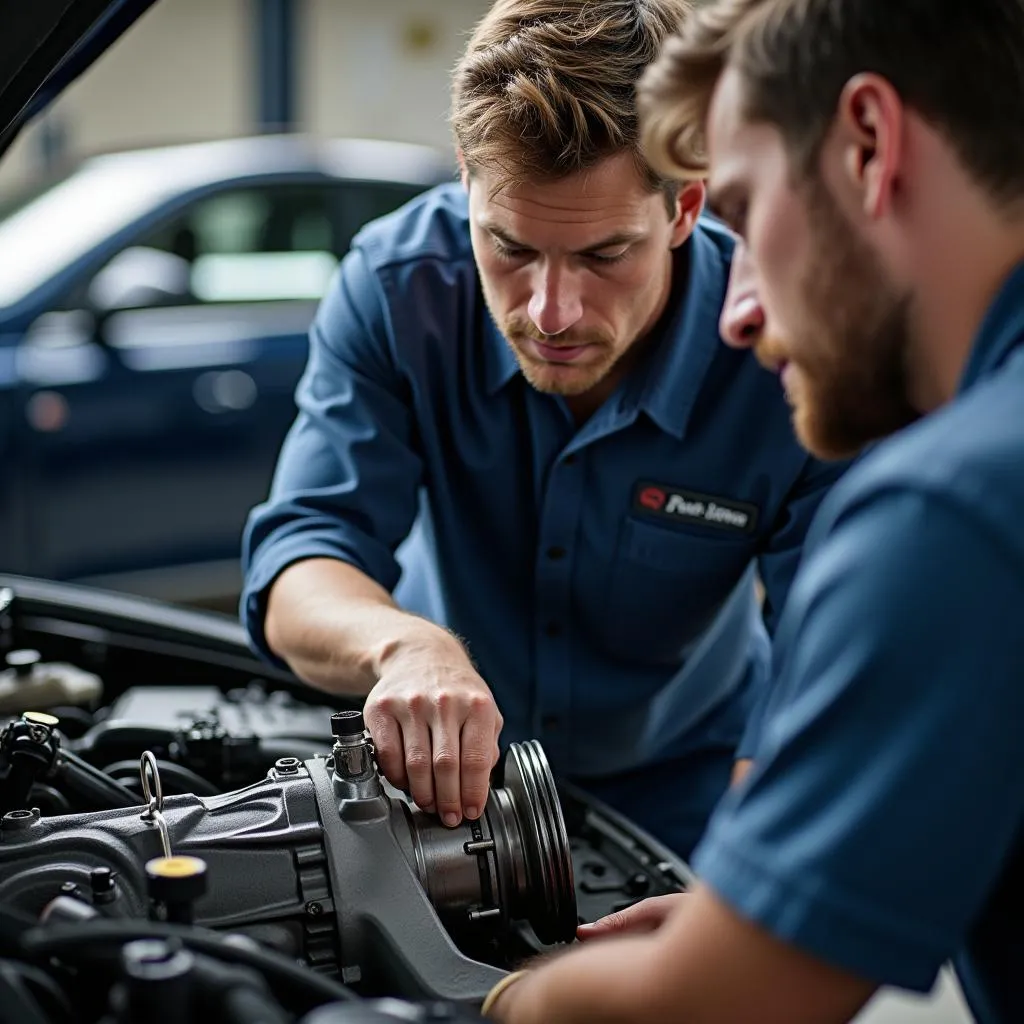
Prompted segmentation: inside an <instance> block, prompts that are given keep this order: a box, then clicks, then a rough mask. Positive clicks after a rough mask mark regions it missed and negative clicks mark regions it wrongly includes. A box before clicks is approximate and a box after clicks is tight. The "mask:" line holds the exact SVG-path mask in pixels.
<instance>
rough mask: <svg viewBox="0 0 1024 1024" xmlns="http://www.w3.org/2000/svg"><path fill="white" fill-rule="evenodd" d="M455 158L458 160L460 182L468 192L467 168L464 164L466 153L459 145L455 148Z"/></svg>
mask: <svg viewBox="0 0 1024 1024" xmlns="http://www.w3.org/2000/svg"><path fill="white" fill-rule="evenodd" d="M455 159H456V160H458V162H459V180H460V181H461V182H462V187H463V188H464V189H465V190H466V191H467V192H468V191H469V168H468V167H467V166H466V154H465V153H463V152H462V147H461V146H459V147H458V148H457V149H456V150H455Z"/></svg>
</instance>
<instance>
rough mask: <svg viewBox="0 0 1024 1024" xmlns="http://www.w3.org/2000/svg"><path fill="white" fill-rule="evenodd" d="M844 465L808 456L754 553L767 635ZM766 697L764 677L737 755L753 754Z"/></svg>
mask: <svg viewBox="0 0 1024 1024" xmlns="http://www.w3.org/2000/svg"><path fill="white" fill-rule="evenodd" d="M848 466H849V463H848V462H819V461H818V460H817V459H813V458H810V457H808V459H807V464H806V466H805V467H804V470H803V472H802V473H801V474H800V476H799V477H798V478H797V481H796V483H795V484H794V485H793V488H792V489H791V491H790V493H789V495H788V497H787V500H786V504H785V506H784V508H783V509H782V512H781V514H780V516H779V517H778V520H777V522H776V524H775V528H774V529H773V530H772V533H771V536H770V537H769V539H768V543H767V545H766V546H765V548H764V550H763V551H762V552H761V554H760V555H759V556H758V572H759V574H760V577H761V582H762V584H763V585H764V606H763V615H764V621H765V626H766V627H767V629H768V632H769V634H770V635H774V634H775V630H776V627H777V625H778V622H779V617H780V616H781V614H782V609H783V608H784V607H785V604H786V599H787V597H788V596H789V589H790V587H791V586H792V583H793V577H794V576H795V575H796V570H797V566H798V565H799V564H800V556H801V554H802V552H803V548H804V541H805V540H806V538H807V531H808V530H809V529H810V525H811V522H812V520H813V519H814V516H815V513H816V512H817V511H818V506H819V505H820V504H821V502H822V499H823V498H824V497H825V495H826V494H828V492H829V490H830V489H831V487H832V485H833V484H834V483H835V482H836V481H837V480H838V479H839V477H840V476H842V474H843V473H844V472H845V471H846V469H847V467H848ZM770 697H771V687H770V685H769V682H768V681H767V680H766V681H765V682H764V683H763V684H762V685H761V688H760V692H759V693H758V694H757V695H756V697H755V699H754V704H753V709H752V711H751V713H750V716H749V718H748V719H747V727H746V729H745V730H744V732H743V736H742V738H741V740H740V744H739V747H737V750H736V757H737V758H744V757H754V755H755V754H756V752H757V746H758V743H759V742H760V736H761V728H762V724H763V722H764V714H765V708H766V707H767V705H768V701H769V699H770Z"/></svg>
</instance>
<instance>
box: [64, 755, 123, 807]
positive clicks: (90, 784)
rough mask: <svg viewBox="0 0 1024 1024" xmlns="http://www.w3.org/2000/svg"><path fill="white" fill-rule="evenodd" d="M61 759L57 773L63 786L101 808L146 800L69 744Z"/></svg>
mask: <svg viewBox="0 0 1024 1024" xmlns="http://www.w3.org/2000/svg"><path fill="white" fill-rule="evenodd" d="M59 762H60V767H59V768H58V769H57V772H56V776H57V778H58V780H59V781H60V784H61V786H62V787H63V788H66V789H69V790H71V791H72V792H73V793H74V794H75V795H76V796H80V797H84V798H85V799H86V800H88V801H90V802H91V803H94V804H97V805H99V806H100V807H101V808H104V809H105V808H108V807H138V806H139V805H140V804H141V803H142V802H143V801H142V799H141V798H140V797H139V796H138V794H137V793H133V792H132V791H131V790H130V789H128V788H127V787H126V786H122V785H121V783H120V782H115V781H114V780H113V779H112V778H110V776H109V775H104V774H103V772H102V771H100V769H99V768H97V767H96V766H95V765H91V764H89V762H88V761H84V760H83V759H82V758H80V757H79V756H78V755H77V754H75V753H73V752H72V751H70V750H68V749H67V748H66V747H65V748H63V749H62V750H61V752H60V755H59Z"/></svg>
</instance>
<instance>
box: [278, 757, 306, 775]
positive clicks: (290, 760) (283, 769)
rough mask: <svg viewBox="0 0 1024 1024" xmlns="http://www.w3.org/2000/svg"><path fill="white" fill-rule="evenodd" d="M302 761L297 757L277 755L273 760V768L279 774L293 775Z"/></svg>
mask: <svg viewBox="0 0 1024 1024" xmlns="http://www.w3.org/2000/svg"><path fill="white" fill-rule="evenodd" d="M301 764H302V762H301V761H300V760H299V759H298V758H297V757H279V758H278V759H277V760H276V761H275V762H274V768H275V769H276V770H277V771H278V772H279V773H280V774H281V775H295V774H296V772H298V770H299V766H300V765H301Z"/></svg>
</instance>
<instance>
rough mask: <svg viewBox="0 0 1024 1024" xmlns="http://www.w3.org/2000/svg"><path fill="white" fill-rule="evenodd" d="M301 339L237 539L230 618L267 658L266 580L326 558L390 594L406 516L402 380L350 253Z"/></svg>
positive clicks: (361, 260) (405, 387)
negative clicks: (293, 382)
mask: <svg viewBox="0 0 1024 1024" xmlns="http://www.w3.org/2000/svg"><path fill="white" fill-rule="evenodd" d="M309 340H310V351H309V359H308V362H307V365H306V369H305V372H304V374H303V376H302V379H301V380H300V382H299V385H298V388H297V391H296V403H297V405H298V410H299V411H298V416H297V418H296V421H295V423H294V425H293V426H292V428H291V430H290V432H289V434H288V436H287V438H286V440H285V443H284V445H283V447H282V450H281V454H280V456H279V458H278V463H277V469H276V471H275V474H274V480H273V484H272V486H271V492H270V496H269V498H268V500H267V501H266V502H265V503H264V504H262V505H259V506H257V507H256V508H255V509H254V510H253V511H252V513H251V514H250V516H249V520H248V523H247V524H246V529H245V533H244V537H243V542H242V563H243V570H244V573H245V585H244V590H243V594H242V602H241V614H242V621H243V624H244V625H245V627H246V629H247V631H248V634H249V637H250V640H251V642H252V644H253V646H254V647H255V648H256V650H258V651H259V652H260V653H261V654H263V655H264V656H265V657H266V658H268V659H269V660H271V661H276V659H275V658H274V657H273V656H272V654H271V652H270V650H269V649H268V647H267V643H266V638H265V636H264V631H263V619H264V614H265V610H266V596H267V593H268V591H269V588H270V586H271V584H272V583H273V582H274V580H275V579H276V578H277V577H278V576H279V575H280V573H281V572H282V571H284V569H286V568H287V567H288V566H289V565H291V564H292V563H294V562H297V561H301V560H304V559H307V558H315V557H326V558H337V559H340V560H342V561H345V562H348V563H349V564H351V565H354V566H356V567H357V568H359V569H361V570H362V571H363V572H365V573H366V574H367V575H368V576H370V577H371V578H372V579H374V580H376V581H377V582H378V583H380V584H381V585H382V586H384V587H386V588H387V589H388V590H392V589H393V588H394V586H395V584H396V583H397V582H398V578H399V575H400V570H399V566H398V563H397V562H396V561H395V558H394V552H395V549H396V548H397V546H398V545H399V544H400V543H401V541H402V540H403V539H404V538H405V537H406V535H407V534H408V533H409V531H410V529H411V527H412V524H413V522H414V520H415V517H416V513H417V507H418V506H417V495H418V488H419V485H420V481H421V477H422V463H421V460H420V457H419V455H418V454H417V451H416V447H415V438H414V424H413V415H412V402H411V389H410V385H409V382H408V380H407V379H405V378H404V377H403V375H402V373H401V372H400V370H399V368H398V367H397V366H396V360H395V355H394V346H393V345H392V339H391V337H390V324H389V320H388V313H387V309H386V307H385V305H384V302H383V298H382V294H381V290H380V286H379V283H378V282H377V280H376V278H375V277H374V275H373V274H372V273H371V272H370V270H369V269H368V267H367V265H366V260H365V256H364V255H363V253H362V252H361V250H359V249H358V248H355V249H353V250H352V251H351V252H350V253H349V254H348V256H346V258H345V260H344V261H343V263H342V266H341V268H340V271H339V273H338V275H337V276H336V278H335V281H334V282H333V283H332V286H331V289H330V291H329V292H328V294H327V296H326V297H325V298H324V300H323V302H322V303H321V305H320V309H319V310H318V312H317V316H316V319H315V320H314V322H313V325H312V328H311V329H310V336H309Z"/></svg>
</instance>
